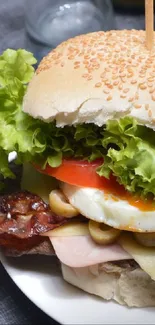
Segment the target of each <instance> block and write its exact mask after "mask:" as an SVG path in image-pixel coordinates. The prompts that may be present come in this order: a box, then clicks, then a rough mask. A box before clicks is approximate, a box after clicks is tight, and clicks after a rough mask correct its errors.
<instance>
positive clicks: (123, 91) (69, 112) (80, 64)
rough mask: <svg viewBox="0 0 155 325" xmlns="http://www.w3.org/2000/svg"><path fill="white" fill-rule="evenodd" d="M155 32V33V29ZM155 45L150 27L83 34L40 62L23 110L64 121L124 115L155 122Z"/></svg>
mask: <svg viewBox="0 0 155 325" xmlns="http://www.w3.org/2000/svg"><path fill="white" fill-rule="evenodd" d="M154 38H155V33H154ZM154 81H155V49H154V50H153V51H152V52H149V51H148V50H147V48H146V35H145V31H137V30H130V31H129V30H122V31H110V32H96V33H91V34H87V35H81V36H77V37H75V38H73V39H69V40H68V41H66V42H64V43H62V44H60V45H59V46H58V47H57V48H56V49H55V50H53V51H52V52H50V53H49V54H48V55H47V56H46V57H45V58H44V59H43V60H42V62H41V63H40V65H39V67H38V69H37V71H36V74H35V76H34V77H33V79H32V81H31V82H30V85H29V87H28V91H27V94H26V96H25V100H24V105H23V110H24V111H25V112H27V113H29V114H30V115H32V116H33V117H34V118H40V119H43V120H45V121H52V120H56V123H57V125H58V126H64V125H72V124H78V123H84V122H85V123H95V124H97V125H99V126H102V125H103V124H105V123H106V121H107V120H108V119H117V118H120V117H122V116H124V115H131V116H133V117H135V118H136V119H137V120H138V122H139V123H140V124H146V125H148V126H149V127H152V128H155V85H154Z"/></svg>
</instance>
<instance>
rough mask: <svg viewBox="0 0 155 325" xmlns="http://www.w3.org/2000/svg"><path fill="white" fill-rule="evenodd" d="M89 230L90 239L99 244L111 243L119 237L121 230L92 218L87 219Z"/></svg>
mask: <svg viewBox="0 0 155 325" xmlns="http://www.w3.org/2000/svg"><path fill="white" fill-rule="evenodd" d="M89 232H90V235H91V237H92V239H93V240H94V241H95V242H96V243H97V244H100V245H108V244H112V243H114V242H115V241H116V239H117V238H118V237H119V235H120V233H121V230H119V229H115V228H112V227H110V226H107V225H105V224H104V223H99V222H96V221H93V220H90V221H89Z"/></svg>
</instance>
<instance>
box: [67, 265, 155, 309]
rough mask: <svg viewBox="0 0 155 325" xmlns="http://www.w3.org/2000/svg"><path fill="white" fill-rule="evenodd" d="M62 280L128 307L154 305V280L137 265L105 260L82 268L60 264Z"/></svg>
mask: <svg viewBox="0 0 155 325" xmlns="http://www.w3.org/2000/svg"><path fill="white" fill-rule="evenodd" d="M62 274H63V277H64V279H65V280H66V281H67V282H69V283H71V284H73V285H74V286H76V287H78V288H80V289H82V290H84V291H86V292H89V293H91V294H94V295H97V296H100V297H102V298H103V299H106V300H115V301H117V302H118V303H119V304H122V305H127V306H129V307H153V306H155V281H153V280H152V279H151V278H150V276H149V275H148V274H146V273H145V272H144V271H143V270H142V269H141V268H140V267H138V266H132V265H124V262H122V263H121V264H120V265H117V264H116V265H115V264H114V263H104V264H98V265H93V266H89V267H83V268H71V267H69V266H67V265H64V264H62Z"/></svg>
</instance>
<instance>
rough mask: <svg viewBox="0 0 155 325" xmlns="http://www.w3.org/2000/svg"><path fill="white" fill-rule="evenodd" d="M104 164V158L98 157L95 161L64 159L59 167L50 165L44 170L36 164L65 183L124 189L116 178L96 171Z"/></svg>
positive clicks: (41, 170)
mask: <svg viewBox="0 0 155 325" xmlns="http://www.w3.org/2000/svg"><path fill="white" fill-rule="evenodd" d="M102 164H103V160H101V159H98V160H95V161H93V162H91V163H90V162H88V161H83V160H67V159H63V161H62V164H61V165H60V166H59V167H57V168H52V167H50V166H49V165H47V166H46V168H45V169H44V170H43V169H41V168H39V167H38V166H36V165H35V167H36V169H37V170H38V171H40V172H41V173H44V174H47V175H50V176H52V177H55V178H57V179H58V180H60V181H63V182H65V183H68V184H71V185H76V186H81V187H94V188H98V189H108V190H110V189H114V188H115V190H116V189H117V191H118V190H119V191H120V190H122V186H121V185H119V184H118V182H117V181H116V178H115V177H113V176H111V177H110V179H107V178H105V177H100V176H99V175H98V174H97V173H96V169H97V167H99V166H100V165H102Z"/></svg>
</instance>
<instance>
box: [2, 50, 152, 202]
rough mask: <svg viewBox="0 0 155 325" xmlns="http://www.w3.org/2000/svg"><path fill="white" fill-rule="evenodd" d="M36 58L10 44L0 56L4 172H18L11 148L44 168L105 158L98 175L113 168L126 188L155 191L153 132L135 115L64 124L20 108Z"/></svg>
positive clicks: (5, 174)
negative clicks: (99, 123)
mask: <svg viewBox="0 0 155 325" xmlns="http://www.w3.org/2000/svg"><path fill="white" fill-rule="evenodd" d="M35 64H36V59H35V58H34V57H33V55H32V54H31V53H29V52H27V51H25V50H23V49H19V50H17V51H15V50H11V49H8V50H6V51H5V52H4V53H3V54H2V55H1V56H0V174H1V175H2V176H3V177H4V178H6V177H10V178H13V177H15V176H14V174H13V172H12V171H11V169H10V166H9V164H8V154H9V153H10V152H12V151H16V152H17V158H16V161H15V162H16V163H18V164H23V163H25V162H35V163H37V164H40V166H41V167H42V168H45V167H46V165H47V164H49V165H50V166H51V167H58V166H60V165H61V163H62V159H63V158H75V159H76V158H78V159H86V160H88V161H93V160H95V159H97V158H103V159H104V163H103V164H102V165H101V166H100V167H99V168H98V170H97V173H98V174H99V175H100V176H104V177H106V178H109V176H110V174H111V173H112V174H113V175H115V176H116V177H117V180H118V182H119V183H120V184H123V185H124V186H125V188H126V189H127V190H128V191H130V192H136V193H139V194H140V195H142V196H145V197H147V196H150V195H153V196H155V132H154V131H153V130H151V129H149V128H147V127H145V126H141V125H138V123H137V122H136V120H135V119H133V118H131V117H124V118H121V119H119V120H114V121H111V120H110V121H108V122H107V124H106V125H104V126H103V127H98V126H96V125H94V124H82V125H77V126H65V127H64V128H57V127H56V125H55V122H51V123H46V122H44V121H41V120H38V119H34V118H32V117H31V116H29V115H28V114H26V113H24V112H23V111H22V102H23V97H24V94H25V92H26V89H27V85H28V83H29V81H30V80H31V78H32V77H33V75H34V67H33V65H35ZM1 186H2V183H0V187H1Z"/></svg>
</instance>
